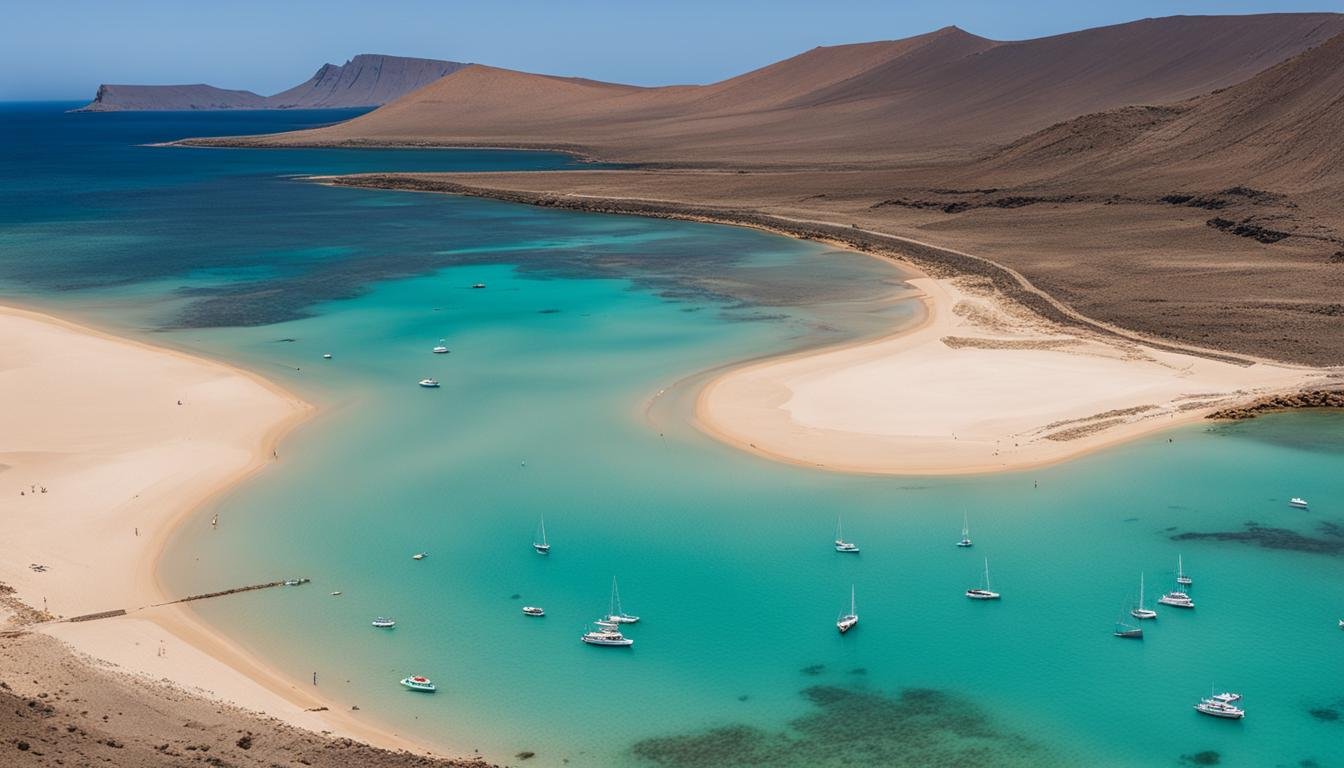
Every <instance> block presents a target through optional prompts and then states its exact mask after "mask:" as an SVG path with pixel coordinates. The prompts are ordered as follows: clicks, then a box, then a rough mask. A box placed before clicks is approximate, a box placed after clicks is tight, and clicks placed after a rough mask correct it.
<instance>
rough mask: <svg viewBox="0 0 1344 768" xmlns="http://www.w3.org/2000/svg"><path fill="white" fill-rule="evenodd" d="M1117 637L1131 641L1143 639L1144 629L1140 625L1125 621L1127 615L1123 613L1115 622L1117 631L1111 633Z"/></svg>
mask: <svg viewBox="0 0 1344 768" xmlns="http://www.w3.org/2000/svg"><path fill="white" fill-rule="evenodd" d="M1111 634H1112V635H1115V636H1116V637H1123V638H1127V639H1131V640H1142V639H1143V628H1142V627H1140V626H1139V625H1138V624H1130V623H1128V622H1126V621H1125V615H1124V614H1123V613H1122V614H1120V617H1119V618H1117V619H1116V620H1115V631H1113V632H1111Z"/></svg>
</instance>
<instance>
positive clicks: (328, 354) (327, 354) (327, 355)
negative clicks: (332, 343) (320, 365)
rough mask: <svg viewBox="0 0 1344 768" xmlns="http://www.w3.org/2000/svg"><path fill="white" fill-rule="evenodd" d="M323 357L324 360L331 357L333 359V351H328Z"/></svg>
mask: <svg viewBox="0 0 1344 768" xmlns="http://www.w3.org/2000/svg"><path fill="white" fill-rule="evenodd" d="M322 359H323V360H330V359H331V353H330V352H328V353H326V354H325V355H323V356H322Z"/></svg>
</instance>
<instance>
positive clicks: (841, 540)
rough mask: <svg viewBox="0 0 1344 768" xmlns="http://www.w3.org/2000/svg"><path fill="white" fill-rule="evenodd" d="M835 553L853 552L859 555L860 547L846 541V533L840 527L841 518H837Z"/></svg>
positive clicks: (837, 516)
mask: <svg viewBox="0 0 1344 768" xmlns="http://www.w3.org/2000/svg"><path fill="white" fill-rule="evenodd" d="M835 551H836V552H851V553H855V554H857V553H858V551H859V545H858V544H855V543H854V542H852V541H845V535H844V531H843V530H842V529H841V527H840V516H839V515H836V516H835Z"/></svg>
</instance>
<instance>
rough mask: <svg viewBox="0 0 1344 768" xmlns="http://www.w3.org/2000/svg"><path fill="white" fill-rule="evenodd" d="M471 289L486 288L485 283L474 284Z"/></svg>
mask: <svg viewBox="0 0 1344 768" xmlns="http://www.w3.org/2000/svg"><path fill="white" fill-rule="evenodd" d="M471 287H472V288H484V287H485V283H472V284H471Z"/></svg>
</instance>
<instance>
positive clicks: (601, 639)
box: [581, 627, 635, 648]
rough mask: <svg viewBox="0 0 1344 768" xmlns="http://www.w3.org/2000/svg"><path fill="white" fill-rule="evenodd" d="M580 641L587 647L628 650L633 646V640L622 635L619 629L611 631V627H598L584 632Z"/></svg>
mask: <svg viewBox="0 0 1344 768" xmlns="http://www.w3.org/2000/svg"><path fill="white" fill-rule="evenodd" d="M581 639H582V640H583V642H585V643H587V644H589V645H610V646H620V647H626V648H628V647H629V646H632V645H634V644H635V641H634V640H631V639H630V638H628V637H626V636H625V635H622V634H621V631H620V630H619V629H613V628H611V627H599V628H598V629H595V630H593V631H591V632H585V633H584V635H583V637H582V638H581Z"/></svg>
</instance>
